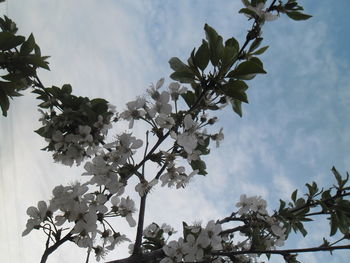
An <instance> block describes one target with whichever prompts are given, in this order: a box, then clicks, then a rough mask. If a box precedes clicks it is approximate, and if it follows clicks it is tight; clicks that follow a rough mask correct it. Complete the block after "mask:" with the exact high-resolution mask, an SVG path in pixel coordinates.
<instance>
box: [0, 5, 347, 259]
mask: <svg viewBox="0 0 350 263" xmlns="http://www.w3.org/2000/svg"><path fill="white" fill-rule="evenodd" d="M304 2H305V3H304ZM301 3H302V4H303V5H304V7H305V9H306V12H307V13H310V14H312V15H313V16H314V17H313V18H312V19H310V20H308V21H306V22H295V21H290V20H288V19H286V18H284V17H283V18H280V19H278V20H277V21H274V22H271V23H266V25H265V27H264V28H263V37H264V41H265V44H266V45H269V46H270V48H269V49H268V51H267V52H266V53H265V54H264V55H263V56H262V59H263V62H264V66H265V69H266V70H267V72H268V74H267V75H261V76H258V77H257V78H256V79H255V80H253V81H250V83H249V85H250V89H249V91H248V98H249V102H250V103H249V105H244V109H243V111H244V112H243V118H242V119H240V118H239V117H238V116H236V115H235V114H233V113H232V112H230V111H229V110H228V109H226V110H224V111H223V112H222V113H220V116H219V117H220V122H219V124H218V126H219V127H223V128H224V133H225V140H224V142H223V143H222V146H221V147H220V148H213V149H212V154H211V155H209V158H207V165H208V172H209V173H208V175H207V177H205V178H203V177H201V176H198V177H196V178H195V180H194V181H193V182H192V184H191V185H189V187H188V188H187V189H185V190H178V191H176V190H172V191H168V190H167V189H161V188H159V187H158V188H157V189H156V191H154V193H153V194H152V195H151V196H150V199H149V202H148V204H149V210H148V212H147V214H146V221H147V222H148V223H151V222H152V221H156V222H159V223H163V222H167V223H171V224H172V225H173V226H175V227H176V228H177V229H178V230H180V225H181V222H182V220H185V221H188V222H193V221H198V220H202V221H203V222H205V221H207V220H210V219H217V218H222V217H223V216H225V215H228V214H229V213H230V212H232V209H233V208H234V204H235V203H236V202H237V201H238V199H239V196H240V195H241V194H242V193H246V194H248V195H262V196H263V197H264V198H266V199H267V200H268V204H269V207H270V209H274V208H276V206H277V205H278V199H279V198H287V197H288V196H289V195H290V193H291V192H292V191H293V190H294V189H296V188H299V189H303V186H304V184H305V183H306V182H310V181H316V182H317V183H319V185H321V186H323V185H324V186H329V185H331V184H332V183H333V181H332V180H333V178H332V177H331V173H330V169H331V167H332V166H333V165H335V166H336V167H337V169H338V170H339V171H340V172H341V173H343V174H344V173H345V171H346V170H348V169H349V166H350V153H349V150H348V147H349V145H350V135H349V132H348V130H349V120H350V118H349V116H350V114H349V110H350V108H349V102H350V77H349V75H348V74H347V73H348V72H349V70H350V53H349V49H348V43H349V35H350V34H349V33H350V32H349V29H348V24H349V22H350V21H349V17H348V10H349V8H350V3H349V1H347V0H338V1H336V6H335V4H334V3H333V2H331V1H326V0H322V1H317V2H316V1H301ZM0 7H1V12H2V13H3V14H6V12H7V14H8V16H9V17H10V18H12V19H14V21H16V22H17V25H18V27H19V29H20V33H21V34H23V35H26V36H28V35H29V34H30V33H31V32H33V33H34V36H35V37H36V40H37V43H39V45H40V46H41V50H42V53H43V54H47V55H50V56H51V58H50V60H49V61H50V67H51V72H44V71H43V72H40V76H41V78H42V80H43V81H44V83H45V84H46V85H53V84H54V85H62V84H64V83H71V84H72V86H73V89H74V90H75V93H76V94H79V95H84V96H91V97H104V98H106V99H107V100H109V101H110V102H111V103H113V104H114V105H116V106H117V110H119V111H121V110H123V109H124V105H125V103H126V102H127V101H129V100H132V99H134V98H135V97H136V96H138V95H141V94H143V93H145V90H146V88H148V86H149V84H150V83H152V82H156V81H157V80H158V79H159V78H161V77H166V83H169V82H170V80H169V78H167V76H169V73H170V68H169V66H168V62H167V61H168V60H169V58H170V57H173V56H177V57H180V58H182V59H185V58H187V56H188V55H189V53H190V52H191V50H192V49H193V47H195V46H198V45H199V43H200V42H201V39H202V38H203V37H204V32H203V25H204V23H208V24H209V25H211V26H213V27H214V28H215V29H217V31H218V32H219V33H220V34H221V35H223V37H224V38H227V37H230V36H234V37H235V38H237V39H238V40H239V41H240V43H242V42H243V40H244V36H245V33H246V30H247V29H248V28H249V23H248V22H247V20H246V18H245V17H244V16H242V15H238V14H237V11H238V10H239V9H240V8H241V2H240V1H228V0H217V1H215V2H214V1H209V0H201V1H199V0H192V1H185V0H179V1H170V0H149V1H127V0H124V1H120V0H119V1H92V0H88V1H82V0H80V1H74V2H73V1H68V0H66V1H44V0H30V1H29V0H10V1H9V2H8V7H7V11H6V5H4V4H2V5H1V6H0ZM36 104H37V103H36V102H35V101H34V99H33V96H32V95H30V94H26V96H24V97H22V98H16V99H15V100H14V101H13V103H12V104H11V107H10V112H9V117H8V118H6V119H5V118H2V119H1V120H0V127H1V129H0V134H1V138H2V143H1V146H0V164H1V174H0V176H1V181H0V182H1V184H0V185H1V191H0V198H1V199H0V207H1V209H2V210H3V211H4V213H3V214H4V215H5V217H1V219H0V227H1V232H0V233H1V234H0V253H1V254H2V255H3V256H1V257H2V259H3V262H19V260H20V259H21V262H25V263H31V262H38V257H39V256H40V253H42V251H43V248H44V241H43V240H44V239H43V236H42V234H41V233H31V234H30V235H29V236H27V237H25V238H22V237H21V235H20V234H21V232H22V231H23V229H24V227H25V222H26V214H25V210H26V208H27V207H28V206H31V205H34V204H36V203H37V201H39V200H48V199H49V198H50V196H51V190H52V188H53V187H54V186H55V185H58V184H63V183H65V182H70V181H74V180H77V179H79V177H80V174H81V173H82V167H78V168H73V169H71V168H66V167H62V166H61V165H58V164H55V163H53V162H52V160H51V157H50V154H49V153H46V152H42V151H40V150H39V149H40V148H42V147H43V145H44V142H43V141H42V140H41V138H39V136H37V135H36V134H34V133H33V130H34V129H36V128H38V127H39V122H38V121H37V119H38V116H39V115H38V113H37V110H36V106H35V105H36ZM125 127H126V126H125ZM125 127H119V128H118V129H119V130H115V131H114V133H117V132H118V131H119V132H120V131H123V129H125ZM135 132H136V133H139V134H142V133H141V132H142V127H139V128H138V130H136V131H135ZM169 205H171V206H172V209H170V210H169V209H168V208H169ZM316 225H317V226H313V227H311V230H314V231H310V233H311V232H313V234H311V235H310V237H309V238H308V239H302V238H301V237H295V238H293V239H292V242H290V243H288V244H287V246H288V247H290V248H292V247H301V246H314V245H319V244H320V240H321V239H322V235H323V233H324V234H325V235H326V234H327V233H328V230H327V228H326V226H327V224H324V225H321V224H316ZM125 231H126V230H125ZM130 233H131V237H132V236H133V233H132V232H130ZM116 253H118V254H115V255H109V257H108V258H109V259H113V258H115V256H116V255H120V254H119V253H121V255H125V249H124V250H123V249H121V251H117V252H116ZM73 255H74V257H75V258H80V257H81V258H82V259H83V258H84V256H85V252H83V251H80V250H79V249H78V248H73V246H70V247H69V246H68V245H66V246H63V247H62V248H61V249H60V250H59V251H57V253H56V254H54V255H53V256H52V258H51V259H50V260H51V261H49V262H71V261H72V260H71V258H70V256H73ZM349 256H350V254H349V252H344V251H343V252H338V253H335V256H333V257H328V254H326V253H323V254H309V255H305V256H301V257H300V260H301V261H302V262H347V260H346V259H347V258H348V257H349ZM280 260H281V259H280V258H276V259H275V261H274V262H281V261H280Z"/></svg>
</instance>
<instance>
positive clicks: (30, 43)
mask: <svg viewBox="0 0 350 263" xmlns="http://www.w3.org/2000/svg"><path fill="white" fill-rule="evenodd" d="M34 48H35V39H34V36H33V34H30V36H29V37H28V39H27V40H26V41H25V42H24V43H23V44H22V46H21V49H20V51H19V53H20V54H21V55H22V56H25V55H29V54H30V53H31V52H32V51H33V50H34Z"/></svg>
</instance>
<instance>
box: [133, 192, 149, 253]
mask: <svg viewBox="0 0 350 263" xmlns="http://www.w3.org/2000/svg"><path fill="white" fill-rule="evenodd" d="M146 196H147V193H145V194H144V195H143V196H142V197H141V202H140V212H139V220H138V223H137V233H136V240H135V245H134V251H133V253H132V254H133V255H139V254H141V242H142V233H143V222H144V219H145V207H146Z"/></svg>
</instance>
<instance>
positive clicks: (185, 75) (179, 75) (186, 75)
mask: <svg viewBox="0 0 350 263" xmlns="http://www.w3.org/2000/svg"><path fill="white" fill-rule="evenodd" d="M170 78H172V79H173V80H177V81H179V82H181V83H192V82H194V79H195V75H194V74H193V73H192V72H188V71H187V72H185V71H176V72H174V73H173V74H171V75H170Z"/></svg>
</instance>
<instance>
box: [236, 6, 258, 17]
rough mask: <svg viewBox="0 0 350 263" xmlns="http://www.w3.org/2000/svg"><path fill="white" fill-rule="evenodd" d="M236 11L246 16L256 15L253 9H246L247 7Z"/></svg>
mask: <svg viewBox="0 0 350 263" xmlns="http://www.w3.org/2000/svg"><path fill="white" fill-rule="evenodd" d="M238 13H240V14H245V15H247V16H248V17H256V16H257V15H256V13H255V12H254V11H253V10H251V9H248V8H242V9H241V10H239V12H238Z"/></svg>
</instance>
